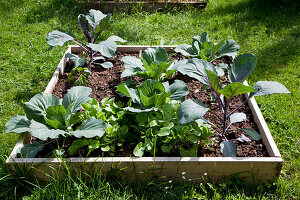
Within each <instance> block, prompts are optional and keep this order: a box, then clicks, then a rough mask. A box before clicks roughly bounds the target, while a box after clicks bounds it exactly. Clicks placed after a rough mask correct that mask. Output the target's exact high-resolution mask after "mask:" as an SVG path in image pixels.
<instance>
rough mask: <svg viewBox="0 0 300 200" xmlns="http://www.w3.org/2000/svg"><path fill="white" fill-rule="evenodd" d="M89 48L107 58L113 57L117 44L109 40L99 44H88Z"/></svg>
mask: <svg viewBox="0 0 300 200" xmlns="http://www.w3.org/2000/svg"><path fill="white" fill-rule="evenodd" d="M89 47H90V48H91V49H93V51H97V52H99V53H101V55H102V56H104V57H108V58H110V57H113V56H114V55H115V53H116V50H117V44H116V43H115V42H113V41H109V40H105V41H101V42H100V43H99V44H93V43H89Z"/></svg>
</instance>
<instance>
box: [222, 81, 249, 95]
mask: <svg viewBox="0 0 300 200" xmlns="http://www.w3.org/2000/svg"><path fill="white" fill-rule="evenodd" d="M254 91H255V90H254V89H253V87H250V86H246V85H243V84H242V83H240V82H234V83H231V84H229V85H226V86H225V87H224V88H223V89H221V90H218V92H219V93H220V94H223V95H224V96H225V97H227V98H228V99H229V98H230V97H234V96H237V95H239V94H245V93H248V92H254Z"/></svg>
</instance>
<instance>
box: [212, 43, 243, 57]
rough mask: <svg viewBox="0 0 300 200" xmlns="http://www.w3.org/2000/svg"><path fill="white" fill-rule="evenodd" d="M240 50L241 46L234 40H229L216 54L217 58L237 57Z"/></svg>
mask: <svg viewBox="0 0 300 200" xmlns="http://www.w3.org/2000/svg"><path fill="white" fill-rule="evenodd" d="M239 50H240V46H239V45H238V43H237V42H236V41H234V40H227V41H226V42H225V44H224V45H223V46H222V47H221V48H220V49H219V50H218V52H217V53H216V56H217V57H222V56H232V57H234V56H236V55H237V53H238V51H239Z"/></svg>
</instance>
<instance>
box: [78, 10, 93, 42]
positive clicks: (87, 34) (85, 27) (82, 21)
mask: <svg viewBox="0 0 300 200" xmlns="http://www.w3.org/2000/svg"><path fill="white" fill-rule="evenodd" d="M78 25H79V27H80V28H81V30H82V32H83V34H84V35H85V37H86V39H87V41H88V42H91V40H92V36H91V33H90V29H89V24H88V22H87V20H86V16H85V15H84V14H79V15H78Z"/></svg>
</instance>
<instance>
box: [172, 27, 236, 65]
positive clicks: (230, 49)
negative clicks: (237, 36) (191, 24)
mask: <svg viewBox="0 0 300 200" xmlns="http://www.w3.org/2000/svg"><path fill="white" fill-rule="evenodd" d="M239 49H240V46H239V45H238V43H237V42H236V41H234V40H232V39H230V40H226V41H224V40H221V41H220V42H219V43H217V44H215V43H214V42H212V41H210V40H209V38H208V34H207V32H203V33H201V34H199V35H197V36H194V37H193V42H192V44H191V45H188V44H181V45H179V46H177V47H176V48H175V49H174V51H175V52H177V53H180V54H182V55H183V56H187V57H192V58H199V59H202V60H205V61H209V62H210V61H212V60H215V59H218V58H221V57H223V56H231V57H235V56H236V55H237V53H238V51H239Z"/></svg>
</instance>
